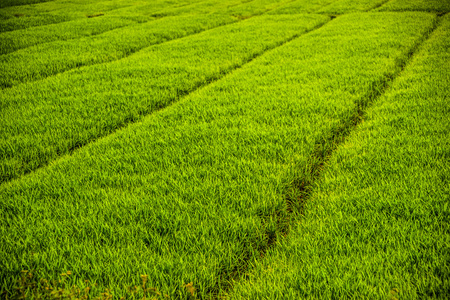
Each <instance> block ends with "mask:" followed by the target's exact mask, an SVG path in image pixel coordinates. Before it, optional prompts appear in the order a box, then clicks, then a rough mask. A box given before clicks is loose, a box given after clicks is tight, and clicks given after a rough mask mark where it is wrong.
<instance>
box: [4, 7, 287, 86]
mask: <svg viewBox="0 0 450 300" xmlns="http://www.w3.org/2000/svg"><path fill="white" fill-rule="evenodd" d="M282 2H283V1H282V0H278V1H273V0H271V1H269V0H256V1H252V2H249V3H244V4H240V1H236V2H235V3H234V4H236V5H232V6H231V7H230V5H231V4H232V3H233V2H231V4H230V3H228V5H223V4H222V2H220V1H219V2H218V1H217V0H214V1H208V2H206V4H207V5H204V4H205V3H200V4H199V5H194V6H193V7H191V6H189V7H184V6H183V7H181V8H180V9H177V10H176V12H174V10H168V9H167V10H163V12H164V14H166V13H167V14H169V15H170V14H181V16H179V17H177V16H172V17H165V18H162V19H159V20H156V21H154V22H147V23H144V24H136V25H133V26H127V27H124V28H119V29H116V30H112V31H108V32H105V33H103V34H99V35H95V36H89V37H83V38H79V39H74V40H69V41H55V42H51V43H46V44H41V45H36V46H33V47H29V48H26V49H21V50H18V51H16V52H14V53H10V54H7V55H3V56H0V73H1V74H2V76H1V77H0V88H1V87H3V88H5V87H11V86H13V85H16V84H19V83H22V82H27V81H32V80H37V79H41V78H45V77H48V76H50V75H54V74H56V73H60V72H64V71H67V70H70V69H72V68H76V67H80V66H84V65H90V64H98V63H104V62H109V61H113V60H117V59H120V58H123V57H126V56H128V55H130V54H131V53H134V52H136V51H138V50H140V49H142V48H145V47H148V46H150V45H152V44H158V43H162V42H165V41H167V40H172V39H176V38H180V37H183V36H186V35H190V34H194V33H198V32H201V31H204V30H207V29H210V28H214V27H217V26H220V25H225V24H228V23H232V22H235V21H237V20H240V19H242V18H249V17H251V16H255V15H260V14H261V13H263V12H265V11H267V10H269V9H272V8H274V7H276V6H277V5H280V3H282ZM216 5H217V7H216ZM187 11H189V12H190V13H189V14H183V12H187ZM206 11H211V12H212V13H206ZM160 12H161V11H160ZM161 13H162V12H161ZM63 29H64V28H61V30H59V29H56V30H58V32H62V30H63ZM51 38H54V36H52V37H51ZM43 54H45V55H43Z"/></svg>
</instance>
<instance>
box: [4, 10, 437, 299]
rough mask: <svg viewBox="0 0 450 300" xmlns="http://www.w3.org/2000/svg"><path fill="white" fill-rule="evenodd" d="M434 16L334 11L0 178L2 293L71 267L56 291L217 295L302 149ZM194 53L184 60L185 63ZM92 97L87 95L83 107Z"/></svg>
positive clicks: (343, 114)
mask: <svg viewBox="0 0 450 300" xmlns="http://www.w3.org/2000/svg"><path fill="white" fill-rule="evenodd" d="M284 17H287V16H284ZM301 20H302V18H299V19H298V21H297V22H301ZM434 20H435V17H434V16H433V15H430V14H426V13H401V14H400V13H377V14H367V13H366V14H351V15H346V16H341V17H338V18H336V19H335V20H333V21H331V22H329V23H328V24H326V25H325V26H323V27H321V28H320V29H318V30H315V31H313V32H311V33H309V34H307V35H304V36H302V37H300V38H298V39H295V40H293V41H292V42H290V43H287V44H285V45H284V46H282V47H279V48H276V49H274V50H273V51H270V52H268V53H266V54H264V55H263V56H261V57H259V58H257V59H255V60H253V61H252V62H251V63H249V64H247V65H246V66H244V67H243V68H241V69H239V70H236V71H235V72H233V73H232V74H230V75H228V76H226V77H225V78H224V79H223V80H220V81H217V82H215V83H213V84H211V85H209V86H208V87H206V88H204V89H201V90H198V91H196V92H194V93H192V94H190V95H189V96H188V97H186V98H184V99H183V100H182V101H180V102H177V103H176V104H174V105H172V106H170V107H168V108H166V109H164V110H162V111H160V112H158V113H155V114H153V115H151V116H149V117H147V118H145V119H144V120H142V121H141V122H138V123H136V124H134V125H132V126H129V127H127V128H125V129H123V130H120V131H118V132H117V133H115V134H112V135H109V136H108V137H105V138H103V139H101V140H98V141H97V142H95V143H92V144H90V145H87V146H86V147H83V148H82V149H80V150H79V151H76V152H75V153H74V154H73V155H72V156H67V157H64V158H62V159H60V160H58V161H57V162H55V163H53V164H51V165H50V166H49V167H47V168H43V169H40V170H38V171H37V172H35V173H33V174H30V175H29V176H25V177H23V178H22V179H21V180H17V181H13V182H10V183H6V184H4V185H2V186H1V187H0V199H1V201H0V213H1V216H0V230H1V232H0V257H2V258H5V257H8V259H7V260H5V259H2V260H0V263H1V265H0V270H1V273H0V282H1V283H2V288H5V289H8V290H10V289H11V286H12V281H13V279H14V278H17V277H18V276H19V273H20V271H21V270H23V269H34V271H33V272H34V274H35V276H36V278H37V279H40V278H47V279H55V278H58V277H59V274H61V273H62V272H65V271H67V270H71V271H72V272H73V274H74V275H72V276H71V277H70V278H69V279H68V283H69V285H70V286H71V285H72V284H76V285H78V286H79V287H84V286H86V283H84V280H85V279H89V280H91V281H93V282H96V283H97V284H98V289H100V290H103V288H110V289H111V290H112V293H114V294H115V295H117V296H120V295H123V294H124V292H125V287H126V286H131V285H134V284H136V285H139V281H140V279H139V274H147V275H148V282H147V286H152V287H157V288H158V289H159V290H161V291H163V292H164V293H167V294H169V295H170V296H171V297H174V298H187V293H186V292H185V291H184V289H182V288H181V285H182V284H183V282H184V283H189V282H193V285H194V286H195V287H196V288H197V295H198V296H199V297H202V298H206V297H208V296H211V295H217V294H221V293H223V290H224V289H226V288H228V281H230V280H232V279H233V278H234V277H235V276H236V275H235V274H236V272H240V271H242V270H244V269H245V268H246V267H247V264H248V263H249V262H251V261H254V260H255V259H256V258H257V257H259V256H260V253H261V251H262V250H263V249H265V248H267V247H268V245H269V244H270V241H271V240H272V238H273V237H274V236H276V235H277V233H278V232H280V231H281V230H282V229H283V228H284V225H283V224H282V223H280V221H279V220H281V219H284V218H286V217H287V215H288V213H287V208H286V199H285V197H284V196H285V192H286V189H287V188H289V186H290V184H291V181H292V180H293V179H295V178H296V177H297V175H298V174H297V173H296V172H297V169H298V167H299V166H300V167H301V166H303V165H304V164H305V163H307V162H308V159H309V157H310V156H311V153H312V152H313V151H314V144H315V143H316V142H317V141H320V140H321V139H322V137H323V136H326V135H327V134H328V133H329V132H330V130H333V128H335V127H336V126H337V125H339V124H340V123H341V122H342V120H345V119H347V118H348V117H349V115H351V114H352V112H353V111H354V109H355V106H356V105H357V104H356V103H357V102H358V101H362V100H363V99H366V98H367V97H369V96H370V95H371V94H372V93H373V92H374V90H376V89H378V88H380V86H383V84H384V82H385V80H386V78H387V77H389V76H392V75H393V74H395V73H396V72H398V68H399V64H400V62H401V61H404V60H406V59H407V58H408V53H409V52H410V51H411V49H412V48H414V47H415V46H416V45H417V43H419V42H420V41H421V39H422V38H423V36H424V35H425V34H426V32H427V31H428V30H429V29H430V28H431V27H432V26H433V23H434ZM242 24H243V23H242ZM260 27H261V26H255V30H256V28H260ZM271 27H272V26H267V27H265V30H268V29H269V28H271ZM235 28H236V30H239V29H240V28H242V27H239V26H236V27H235ZM282 32H284V31H282ZM280 34H281V33H280ZM219 36H220V37H221V38H225V35H219ZM171 44H172V45H176V43H167V45H171ZM236 44H237V45H239V44H240V43H236ZM189 45H190V47H192V46H193V45H197V44H195V43H190V44H189ZM206 45H208V47H212V46H211V43H208V44H204V45H198V47H199V51H200V49H202V50H201V51H205V47H206ZM251 48H253V47H251ZM155 49H157V48H155ZM185 49H186V51H188V49H190V48H189V47H186V48H185ZM189 51H191V50H189ZM165 53H174V54H172V55H174V56H175V54H177V53H180V54H182V53H181V52H178V51H166V52H165ZM146 55H148V56H149V57H152V54H151V52H149V53H148V54H146ZM199 57H201V56H193V55H192V54H190V55H186V57H185V58H184V60H186V59H187V60H188V61H187V62H186V66H187V65H190V64H191V63H192V62H194V61H195V60H196V59H199ZM230 59H232V57H230ZM149 61H151V60H149ZM170 61H171V60H169V61H167V67H169V66H170ZM136 63H138V62H137V61H136ZM212 65H214V64H212ZM161 67H162V65H158V67H157V69H160V68H161ZM145 70H148V67H147V66H146V68H145ZM199 71H201V72H204V70H203V69H199ZM132 73H133V74H136V73H137V72H134V71H133V72H132ZM110 74H114V73H108V72H105V77H106V80H105V82H108V76H111V75H110ZM140 75H141V74H139V73H137V75H136V76H140ZM85 76H88V75H85ZM142 76H143V75H142ZM55 78H57V77H55ZM88 79H89V77H87V80H86V83H84V84H88V83H89V82H90V80H88ZM134 82H135V80H133V81H128V84H130V85H132V86H133V87H136V84H135V83H134ZM144 82H145V81H144ZM116 83H118V82H117V81H116ZM123 84H124V85H125V84H127V83H126V82H125V83H123ZM56 87H57V86H55V88H56ZM35 88H37V85H36V86H33V85H30V86H29V89H30V90H34V89H35ZM84 88H85V86H83V85H81V86H80V90H81V89H84ZM66 90H67V89H66V88H63V91H66ZM76 90H77V89H75V88H74V89H73V90H72V91H71V92H72V93H73V92H76ZM95 99H97V94H94V93H92V94H91V95H90V98H89V105H95V103H94V101H93V100H95ZM17 103H19V102H17ZM116 105H117V104H116ZM57 110H58V109H56V111H57ZM101 111H102V109H99V110H98V112H99V113H100V112H101ZM16 119H20V118H16ZM72 124H75V123H72ZM42 127H44V128H45V127H46V126H42ZM319 250H320V249H319ZM98 289H97V290H94V292H97V291H98ZM187 291H189V290H187Z"/></svg>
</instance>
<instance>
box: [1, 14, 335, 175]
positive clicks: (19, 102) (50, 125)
mask: <svg viewBox="0 0 450 300" xmlns="http://www.w3.org/2000/svg"><path fill="white" fill-rule="evenodd" d="M169 19H170V18H166V19H163V20H169ZM199 19H200V21H204V22H214V21H215V22H218V20H220V19H218V18H214V19H213V20H211V18H209V17H186V18H180V17H178V18H175V19H174V20H173V23H172V25H173V26H172V27H171V28H173V27H174V26H175V24H177V26H179V30H180V29H181V28H183V29H184V30H185V31H187V30H188V28H189V26H191V27H193V30H195V29H196V28H195V26H196V23H195V22H194V21H196V20H199ZM327 19H328V18H327V17H324V16H320V15H316V16H304V17H303V18H302V17H299V16H282V17H275V16H261V17H258V18H254V19H249V20H245V21H242V22H240V23H237V24H232V25H229V26H225V27H220V28H217V29H214V30H210V31H207V32H204V33H201V34H198V35H195V36H191V37H189V38H186V39H179V40H177V41H173V42H171V43H164V44H161V45H158V46H155V47H150V48H146V49H145V50H142V51H140V52H139V53H136V54H135V55H132V56H130V57H128V58H126V59H123V60H119V61H117V62H113V63H110V64H102V65H97V66H92V67H87V68H80V69H77V70H74V71H72V72H68V73H65V74H61V75H59V76H56V77H51V78H49V79H48V80H45V81H38V82H35V83H30V84H26V85H19V86H17V87H15V88H12V89H6V90H4V93H3V94H2V95H0V99H1V100H0V102H1V103H2V110H1V112H0V116H1V117H0V124H1V126H0V132H1V135H2V136H3V137H4V139H2V140H1V142H0V145H1V149H2V152H1V156H0V157H1V163H0V166H1V172H0V174H1V178H2V181H5V180H8V179H10V178H14V177H17V176H20V175H21V174H23V173H24V172H28V171H30V170H33V169H36V168H37V167H39V166H40V165H42V164H46V163H47V162H49V161H51V160H52V159H54V158H56V157H58V156H60V155H61V154H65V153H68V152H69V151H71V150H73V149H75V148H77V147H79V146H81V145H84V144H86V143H88V142H89V141H92V140H94V139H96V138H98V137H100V136H104V135H106V134H108V133H111V132H112V131H114V130H116V129H117V128H118V127H122V126H124V125H125V124H127V123H129V122H131V121H136V120H138V119H140V118H141V116H143V115H146V114H148V113H150V112H152V111H154V110H157V109H160V108H162V107H165V106H167V105H168V104H170V103H172V102H173V101H175V100H177V99H178V98H179V97H181V96H183V95H185V94H186V93H188V92H190V91H192V90H194V89H197V88H198V87H199V86H202V85H205V84H207V83H210V82H211V81H214V80H216V79H218V78H220V77H222V76H223V75H224V74H226V73H227V72H229V71H230V70H232V69H235V68H237V67H239V66H241V65H242V64H244V63H246V62H247V61H249V60H251V59H252V58H254V57H255V56H258V55H260V54H261V53H263V52H264V51H267V50H268V49H270V48H273V47H276V46H278V45H280V44H281V43H283V42H285V41H287V40H289V39H291V38H293V37H295V36H297V35H299V34H301V33H303V32H305V30H310V29H312V28H314V27H315V26H317V25H319V24H321V23H323V22H325V21H326V20H327ZM198 23H199V22H198ZM197 26H201V25H197ZM157 28H158V29H157V30H158V31H159V32H161V33H165V32H166V31H165V30H164V27H157ZM139 32H140V33H142V31H139ZM148 32H150V30H148ZM176 32H178V31H176ZM175 34H176V33H175ZM126 37H128V38H130V36H129V35H128V36H125V38H126ZM130 39H131V38H130ZM104 41H105V43H104V45H105V51H106V49H107V48H108V45H109V46H111V45H112V41H111V40H108V39H105V40H104ZM107 41H110V43H109V44H108V43H107ZM118 45H120V43H118ZM92 57H96V56H95V55H94V54H92ZM35 65H37V64H35ZM64 91H65V92H64ZM94 95H95V96H94ZM93 97H95V98H94V99H95V101H92V99H93ZM18 119H20V120H21V121H20V122H18V121H17V120H18ZM44 124H45V125H44Z"/></svg>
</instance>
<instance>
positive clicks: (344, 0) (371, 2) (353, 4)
mask: <svg viewBox="0 0 450 300" xmlns="http://www.w3.org/2000/svg"><path fill="white" fill-rule="evenodd" d="M386 1H388V0H339V1H333V2H332V3H331V4H330V5H327V6H325V7H324V8H322V9H321V10H319V12H321V13H328V14H345V13H353V12H365V11H369V10H371V9H374V8H376V7H378V6H380V5H382V4H383V3H385V2H386Z"/></svg>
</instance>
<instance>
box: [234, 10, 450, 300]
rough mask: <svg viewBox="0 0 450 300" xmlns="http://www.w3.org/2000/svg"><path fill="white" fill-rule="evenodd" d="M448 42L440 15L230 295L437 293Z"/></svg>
mask: <svg viewBox="0 0 450 300" xmlns="http://www.w3.org/2000/svg"><path fill="white" fill-rule="evenodd" d="M449 47H450V16H448V15H447V16H446V17H445V18H444V19H443V20H442V22H441V25H440V26H439V27H438V29H437V30H436V31H435V32H434V33H433V34H432V35H431V37H430V39H429V40H428V41H426V43H425V44H424V45H423V46H422V47H421V48H420V51H418V53H417V54H416V55H414V57H413V59H412V61H411V62H410V63H408V65H407V67H406V68H405V70H404V71H403V72H401V74H400V76H399V77H398V78H397V79H396V80H395V81H394V83H393V84H392V85H391V86H390V87H389V89H388V90H387V92H386V93H385V94H384V95H383V96H382V97H380V98H379V99H377V100H376V101H375V103H374V105H373V107H372V108H370V109H368V111H367V112H366V113H365V115H364V120H363V122H362V123H361V124H360V125H359V126H358V127H357V128H356V130H354V132H352V133H351V135H350V136H349V137H348V139H347V140H346V141H345V142H344V143H343V144H341V145H340V146H339V147H338V149H337V151H336V152H335V153H333V155H332V156H331V158H330V160H329V162H328V163H327V164H326V166H325V169H324V172H323V175H322V176H321V179H320V181H318V182H316V184H315V186H314V190H313V191H312V195H311V198H309V199H308V201H307V202H306V204H305V205H306V207H305V209H304V211H305V213H304V216H302V217H299V218H298V219H296V220H295V223H293V228H292V230H291V232H290V235H289V236H288V238H286V239H283V240H281V241H279V243H278V244H277V247H276V248H273V249H271V250H270V251H268V253H267V255H266V257H265V258H264V259H263V260H261V261H259V262H254V268H252V270H251V271H250V272H249V273H250V274H249V275H248V277H246V279H247V280H245V281H244V280H243V281H241V282H240V283H238V284H236V285H235V287H234V291H233V293H232V296H231V297H230V298H231V299H278V298H280V299H281V298H283V299H331V298H333V299H342V298H361V299H447V297H448V291H449V290H450V280H449V276H448V274H449V272H450V260H449V258H450V255H449V254H450V246H449V245H450V226H449V224H450V222H449V221H450V205H449V196H450V176H449V175H450V166H449V158H450V152H449V149H450V134H449V132H450V125H449V122H448V116H449V113H450V104H449V102H448V85H449V82H450V68H449V64H450V52H449V51H448V49H449Z"/></svg>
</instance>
